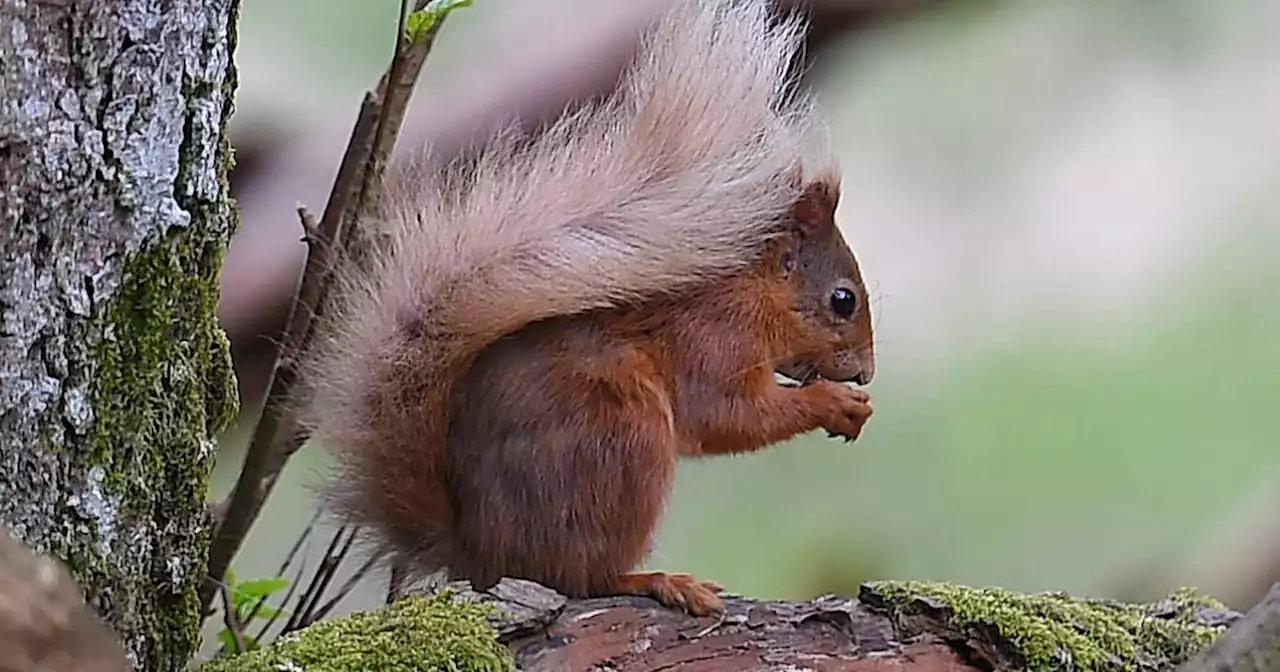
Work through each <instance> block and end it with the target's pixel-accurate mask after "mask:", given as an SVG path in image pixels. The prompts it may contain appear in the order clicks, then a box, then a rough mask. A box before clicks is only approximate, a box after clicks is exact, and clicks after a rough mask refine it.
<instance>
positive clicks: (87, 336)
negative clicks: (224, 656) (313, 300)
mask: <svg viewBox="0 0 1280 672" xmlns="http://www.w3.org/2000/svg"><path fill="white" fill-rule="evenodd" d="M237 6H238V4H237V0H171V1H167V2H153V1H149V0H112V1H110V2H38V1H34V0H0V27H2V28H0V32H2V33H3V35H4V37H3V38H0V92H3V93H2V94H0V523H2V524H3V525H4V526H5V527H7V528H8V529H9V530H10V532H11V533H12V535H13V536H14V537H15V538H17V539H18V540H20V541H21V542H23V543H24V544H26V545H28V546H30V547H32V548H35V549H37V550H39V551H42V552H48V553H50V554H51V555H53V556H55V557H57V558H59V559H61V560H63V561H65V563H66V565H67V567H68V569H69V570H70V573H71V576H73V577H74V580H75V582H76V584H77V585H79V586H80V588H81V589H82V590H83V591H84V593H85V594H86V595H87V597H88V600H89V603H90V605H91V606H92V608H93V609H94V611H96V612H98V613H100V614H101V615H102V616H103V618H104V620H105V621H106V623H107V624H108V625H109V626H110V628H111V629H112V630H114V631H115V633H116V634H117V636H118V637H119V639H120V640H121V641H122V642H123V644H124V649H125V651H126V652H127V655H128V657H129V660H130V662H131V665H132V667H134V668H135V669H146V670H155V671H157V672H163V671H167V670H179V669H182V667H183V666H184V665H185V664H186V662H187V660H188V659H189V657H190V656H191V654H192V652H193V651H194V650H195V648H196V644H197V637H198V626H199V622H200V619H199V613H198V610H199V602H198V597H197V588H198V586H199V584H200V583H201V581H202V580H203V577H204V573H205V562H206V561H205V556H206V553H207V545H208V541H207V538H208V529H207V528H208V525H207V522H208V521H207V514H206V512H205V497H206V491H207V488H208V475H209V471H210V468H211V466H212V462H213V457H214V452H215V449H216V443H215V441H214V436H215V435H216V434H217V433H218V432H219V431H220V430H221V429H222V428H223V427H225V426H226V424H227V423H228V421H229V419H230V418H231V417H233V416H234V414H235V412H236V406H237V404H236V396H235V381H234V378H233V376H232V375H231V368H230V357H229V355H228V345H227V342H226V337H225V335H224V334H223V332H222V330H221V329H220V328H219V327H218V324H217V314H216V306H217V299H218V275H219V270H220V267H221V264H222V258H223V254H224V253H225V250H226V247H227V243H228V240H229V238H230V236H231V233H232V231H233V229H234V228H235V227H234V212H233V208H232V204H231V202H230V200H229V198H228V186H227V180H226V173H227V171H228V169H229V167H230V164H231V154H230V148H229V146H228V144H227V141H226V133H225V132H224V131H225V127H226V123H227V120H228V118H229V116H230V114H231V110H232V94H233V92H234V89H235V70H234V66H233V63H232V58H231V56H232V53H233V50H234V35H235V30H234V28H235V20H236V8H237ZM7 653H8V651H7V650H5V651H0V660H3V659H4V657H5V655H7Z"/></svg>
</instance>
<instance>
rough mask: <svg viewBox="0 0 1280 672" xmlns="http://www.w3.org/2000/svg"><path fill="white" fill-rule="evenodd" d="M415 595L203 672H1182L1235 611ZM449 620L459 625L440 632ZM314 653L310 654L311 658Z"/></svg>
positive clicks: (1181, 596)
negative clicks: (684, 604)
mask: <svg viewBox="0 0 1280 672" xmlns="http://www.w3.org/2000/svg"><path fill="white" fill-rule="evenodd" d="M408 599H409V601H408V602H407V603H396V604H395V605H393V606H390V607H386V608H384V609H382V610H378V611H374V612H369V613H367V614H361V615H358V616H354V617H351V618H350V619H349V620H348V621H346V622H345V623H346V624H345V625H344V621H342V620H339V621H336V622H333V623H328V624H321V625H317V626H313V627H312V628H310V629H308V630H304V631H302V632H300V633H297V634H296V635H294V636H291V637H290V638H288V639H287V640H286V641H284V642H281V643H279V644H276V645H274V646H271V647H268V648H267V649H263V650H260V651H256V652H253V653H249V654H244V655H241V656H238V657H233V658H230V659H226V660H221V661H216V662H214V663H210V664H207V665H205V666H204V667H203V668H201V672H258V671H259V670H263V671H265V670H281V669H290V670H298V671H304V670H305V671H306V672H347V671H348V670H354V669H363V670H390V669H421V670H445V669H459V670H473V669H483V670H507V669H511V668H510V667H509V665H510V660H509V659H508V658H507V657H506V656H498V657H491V655H492V653H493V651H494V650H495V649H494V648H493V647H494V646H497V645H505V647H506V649H507V650H508V651H509V652H510V654H509V655H510V656H511V657H512V658H513V659H514V661H515V664H516V665H518V669H521V670H528V671H542V670H547V671H551V670H556V671H559V670H589V669H600V670H606V669H607V670H658V669H680V670H684V671H688V672H695V671H696V672H717V671H721V670H725V671H729V670H746V669H749V670H761V671H779V672H781V671H784V670H786V671H789V672H796V671H798V670H824V671H827V670H858V671H861V672H881V671H883V672H889V671H890V670H892V671H893V672H912V671H922V672H925V671H930V672H931V671H935V670H936V671H941V670H947V671H949V672H964V671H968V670H984V671H990V670H1036V671H1041V670H1044V671H1048V670H1062V671H1068V670H1070V671H1075V670H1079V671H1086V670H1107V671H1118V670H1143V671H1154V670H1173V669H1175V668H1177V666H1178V665H1179V664H1181V663H1183V662H1185V661H1186V660H1187V659H1188V658H1189V657H1190V656H1192V655H1193V654H1195V653H1196V652H1198V651H1200V650H1202V649H1204V648H1205V647H1207V646H1208V645H1209V644H1211V643H1212V642H1213V641H1214V640H1215V639H1216V638H1217V637H1218V636H1219V635H1220V634H1221V633H1222V632H1223V631H1224V630H1225V629H1226V628H1227V627H1228V626H1229V625H1230V624H1231V623H1232V622H1234V621H1235V620H1237V619H1238V618H1239V617H1240V615H1239V614H1237V613H1235V612H1232V611H1231V610H1229V609H1227V608H1226V607H1224V606H1223V605H1221V604H1220V603H1218V602H1217V601H1215V600H1213V599H1211V598H1207V597H1204V596H1200V595H1197V594H1196V593H1194V592H1192V591H1178V592H1176V593H1174V594H1173V595H1171V596H1169V598H1167V599H1165V600H1160V601H1157V602H1154V603H1151V604H1121V603H1116V602H1110V601H1106V600H1091V599H1084V598H1076V597H1070V596H1066V595H1062V594H1057V593H1052V594H1038V595H1021V594H1017V593H1012V592H1009V591H1005V590H1000V589H997V588H985V589H979V588H967V587H963V586H955V585H950V584H943V583H912V582H891V581H890V582H878V583H869V584H866V585H864V586H863V587H862V590H861V591H860V593H859V595H858V597H856V598H842V597H835V596H826V597H822V598H818V599H816V600H813V601H810V602H765V601H755V600H748V599H744V598H741V597H738V596H727V599H726V600H725V604H726V607H727V611H726V614H725V616H724V617H723V618H714V617H709V618H691V617H689V616H687V615H684V614H682V613H679V612H676V611H673V610H670V609H665V608H662V607H660V606H659V605H657V604H656V603H655V602H653V601H652V600H648V599H644V598H638V597H613V598H600V599H592V600H566V599H565V598H563V597H561V596H559V595H557V594H556V593H554V592H553V591H550V590H548V589H546V588H543V587H541V586H538V585H537V584H533V583H529V582H527V581H517V580H512V579H504V580H503V581H502V582H500V583H499V584H498V585H497V586H495V587H494V588H492V589H490V590H488V591H483V592H475V591H472V590H470V589H469V588H468V587H467V586H466V584H465V583H462V584H451V585H450V586H448V587H447V589H446V591H445V592H444V593H441V594H440V595H438V596H436V597H433V598H431V599H430V600H423V599H422V598H421V597H411V598H408ZM406 605H407V606H406ZM477 606H480V607H484V608H486V609H487V612H486V611H477V610H475V609H476V607H477ZM410 615H411V616H410ZM481 618H483V619H484V621H485V622H484V623H481V620H480V619H481ZM451 619H452V620H451ZM445 622H448V623H453V625H452V626H450V627H452V628H454V630H452V631H449V632H450V634H447V635H441V634H436V633H440V632H441V629H440V628H441V623H445ZM454 633H458V634H454ZM304 642H305V647H304V646H303V645H302V644H301V643H304ZM391 642H394V643H395V645H394V646H388V644H389V643H391ZM455 642H464V644H462V645H458V644H456V643H455ZM455 647H456V648H455ZM393 648H394V650H395V652H394V653H389V652H388V651H389V650H390V649H393ZM304 650H305V651H308V652H314V653H312V654H310V655H309V656H308V657H307V658H305V659H303V658H302V657H301V656H300V654H299V653H298V652H300V651H304ZM321 652H328V655H321ZM335 652H342V654H343V656H341V657H339V656H338V655H337V654H336V653H335ZM347 652H354V653H352V654H351V655H349V656H348V655H346V654H347ZM445 660H448V661H449V662H448V663H444V662H440V661H445ZM421 661H436V662H432V663H430V664H425V663H423V662H421ZM449 665H456V667H449ZM415 666H416V667H415Z"/></svg>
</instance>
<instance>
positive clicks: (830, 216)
mask: <svg viewBox="0 0 1280 672" xmlns="http://www.w3.org/2000/svg"><path fill="white" fill-rule="evenodd" d="M839 198H840V194H839V192H838V190H837V188H835V187H832V186H831V185H830V184H828V183H827V182H824V181H822V180H817V181H814V182H810V183H809V184H808V185H807V186H806V187H805V190H804V193H803V194H802V195H801V196H800V200H798V201H796V205H795V210H794V211H793V217H794V218H795V226H796V228H797V229H799V230H800V232H801V233H804V234H810V235H816V234H821V233H824V232H827V231H831V230H832V229H834V228H835V225H836V204H837V202H838V201H839Z"/></svg>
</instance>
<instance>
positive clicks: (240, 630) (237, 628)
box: [221, 583, 246, 653]
mask: <svg viewBox="0 0 1280 672" xmlns="http://www.w3.org/2000/svg"><path fill="white" fill-rule="evenodd" d="M221 593H222V622H223V624H224V625H226V626H227V631H228V632H230V633H231V643H232V645H234V646H235V649H236V650H235V651H226V650H225V649H224V650H223V652H224V653H244V652H245V651H246V649H245V644H244V624H243V623H241V622H240V614H238V613H236V605H235V602H234V601H233V600H232V599H231V589H230V588H228V587H227V585H226V584H225V583H224V584H222V586H221Z"/></svg>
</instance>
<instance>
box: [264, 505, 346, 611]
mask: <svg viewBox="0 0 1280 672" xmlns="http://www.w3.org/2000/svg"><path fill="white" fill-rule="evenodd" d="M346 531H347V526H345V525H343V526H342V527H340V528H338V530H337V531H336V532H335V533H334V535H333V538H332V539H330V540H329V547H328V548H327V549H325V554H324V559H323V560H321V561H320V566H319V567H318V568H316V573H315V575H314V576H312V577H311V583H310V585H308V586H307V590H306V591H305V592H304V593H303V595H302V597H301V598H300V599H299V600H298V608H297V609H296V610H295V611H294V613H293V615H292V616H291V617H290V618H289V620H288V622H286V623H285V626H284V629H283V630H282V631H281V633H280V634H284V633H287V632H292V631H294V630H299V629H302V628H305V627H307V626H308V625H311V624H312V623H314V622H316V620H318V619H319V616H317V611H316V606H317V605H318V604H319V602H320V598H321V597H322V596H323V595H324V591H325V590H326V589H328V587H329V582H330V581H332V580H333V576H334V574H335V573H337V571H338V567H340V566H341V565H342V562H343V561H344V560H346V558H347V554H348V553H350V552H351V547H352V544H353V543H354V542H355V538H356V530H355V529H353V530H351V534H350V535H348V536H347V538H346V541H345V542H343V543H342V545H341V548H339V546H338V542H339V540H340V539H342V536H343V533H345V532H346Z"/></svg>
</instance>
